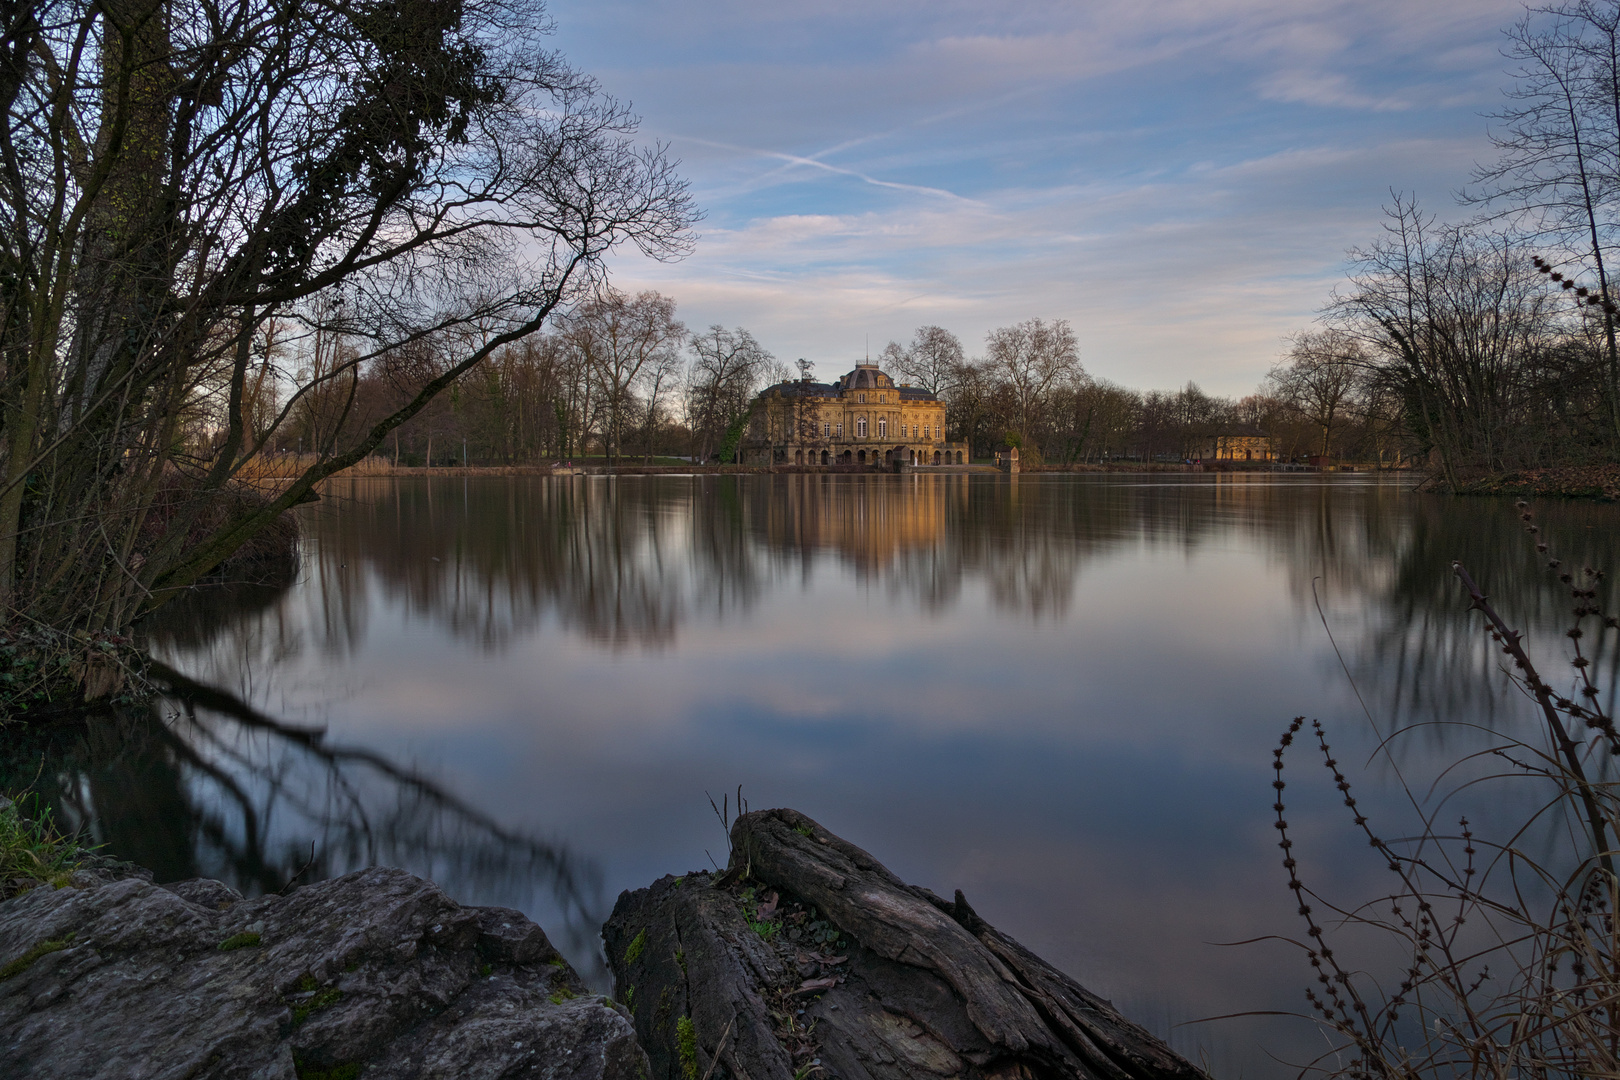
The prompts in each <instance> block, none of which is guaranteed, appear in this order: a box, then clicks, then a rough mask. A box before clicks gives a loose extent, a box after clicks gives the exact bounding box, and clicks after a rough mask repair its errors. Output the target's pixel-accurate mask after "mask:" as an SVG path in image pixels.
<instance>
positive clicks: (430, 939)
mask: <svg viewBox="0 0 1620 1080" xmlns="http://www.w3.org/2000/svg"><path fill="white" fill-rule="evenodd" d="M222 946H224V947H223V948H222ZM646 1069H647V1059H646V1056H645V1054H643V1053H642V1051H641V1048H640V1046H639V1045H638V1043H637V1041H636V1037H635V1032H634V1030H633V1028H632V1025H631V1022H630V1020H629V1018H628V1016H627V1015H626V1014H625V1012H624V1011H623V1010H622V1009H621V1008H619V1007H616V1006H614V1005H612V1004H610V1003H609V1002H607V1001H606V999H604V998H601V997H598V996H594V995H591V994H588V993H587V992H586V990H585V987H584V985H583V984H582V983H581V982H580V980H579V977H578V976H577V975H576V974H575V973H574V971H573V969H572V968H570V967H569V966H568V964H567V963H566V961H564V960H563V958H562V957H561V956H560V955H559V954H558V953H557V951H556V949H554V948H553V947H552V945H551V943H550V942H549V941H548V940H547V939H546V935H545V933H544V932H543V931H542V930H541V929H540V927H538V926H536V925H535V924H534V923H532V922H530V921H529V920H528V919H527V918H525V917H524V916H523V915H521V914H519V913H518V912H516V911H511V910H508V909H505V908H473V907H463V906H461V905H459V904H457V903H455V902H454V901H453V900H451V899H450V898H449V897H448V896H446V895H445V894H444V893H443V892H441V891H440V890H439V888H438V887H437V886H435V885H434V884H433V883H432V882H429V881H425V880H423V879H421V878H418V877H415V876H413V875H411V874H407V873H405V872H404V871H401V870H393V869H386V868H377V869H372V870H364V871H360V872H358V873H354V874H349V875H347V876H345V877H341V878H337V879H334V880H332V881H327V882H322V883H319V884H315V885H310V886H308V887H306V888H302V889H299V890H297V891H295V892H293V893H291V894H290V895H287V896H266V897H260V898H258V899H253V900H245V899H243V898H242V897H241V896H239V895H238V894H236V893H235V892H233V891H232V890H230V889H228V888H226V887H225V886H224V885H221V884H220V883H218V882H212V881H193V882H185V883H181V884H177V885H171V886H167V887H165V886H159V885H154V884H152V883H151V882H149V881H146V880H144V879H142V878H139V877H122V878H114V877H112V876H111V875H107V874H104V873H102V874H97V873H88V872H81V873H79V874H76V875H75V876H74V879H73V884H72V885H69V886H67V887H63V888H54V887H52V886H50V885H42V886H40V887H38V888H35V889H32V890H30V891H28V892H25V893H23V894H22V895H19V896H16V897H13V898H12V899H10V900H6V901H4V902H0V1078H3V1080H11V1078H19V1080H20V1078H23V1077H30V1078H37V1077H51V1078H53V1080H77V1078H92V1077H93V1078H98V1080H99V1078H105V1080H113V1078H118V1080H126V1078H128V1080H135V1078H140V1080H168V1078H173V1080H181V1078H188V1080H191V1078H205V1077H206V1078H215V1077H217V1078H228V1077H243V1078H246V1077H253V1078H256V1080H260V1078H262V1080H294V1078H295V1077H298V1078H304V1080H314V1078H317V1077H319V1078H330V1080H339V1078H342V1080H348V1078H359V1077H364V1078H372V1077H378V1078H381V1077H389V1078H392V1077H399V1078H410V1080H414V1078H422V1080H426V1078H430V1077H431V1078H437V1077H446V1078H448V1077H455V1078H456V1080H481V1078H485V1077H488V1078H491V1080H493V1078H496V1077H500V1078H504V1080H516V1078H520V1077H534V1078H545V1080H641V1078H643V1077H645V1076H646Z"/></svg>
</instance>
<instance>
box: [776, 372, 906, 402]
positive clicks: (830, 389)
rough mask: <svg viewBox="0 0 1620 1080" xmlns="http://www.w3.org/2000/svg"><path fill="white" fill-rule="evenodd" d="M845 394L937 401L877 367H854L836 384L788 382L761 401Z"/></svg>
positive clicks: (797, 380) (796, 380) (806, 381)
mask: <svg viewBox="0 0 1620 1080" xmlns="http://www.w3.org/2000/svg"><path fill="white" fill-rule="evenodd" d="M845 390H894V391H896V393H897V394H898V395H899V398H900V400H901V401H937V400H938V395H936V394H934V393H933V392H932V391H930V390H924V389H923V388H922V387H920V386H899V385H896V383H895V381H894V380H893V379H891V378H890V377H889V376H888V375H887V374H885V373H884V372H882V371H879V370H878V366H877V365H876V364H857V365H856V367H855V370H854V371H851V372H850V373H849V374H847V375H845V376H843V377H842V378H840V379H839V380H838V381H837V382H831V383H824V382H815V381H813V380H810V379H789V380H788V381H786V382H779V383H777V384H776V385H775V386H767V387H766V388H765V390H764V391H763V393H762V394H761V396H762V397H769V396H770V395H772V394H777V393H780V394H781V395H782V396H783V397H837V396H838V395H839V394H840V393H842V392H843V391H845Z"/></svg>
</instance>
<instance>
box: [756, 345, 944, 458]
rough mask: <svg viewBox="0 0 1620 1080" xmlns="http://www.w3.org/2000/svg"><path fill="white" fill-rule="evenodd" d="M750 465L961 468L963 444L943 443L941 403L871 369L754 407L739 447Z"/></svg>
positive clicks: (776, 390)
mask: <svg viewBox="0 0 1620 1080" xmlns="http://www.w3.org/2000/svg"><path fill="white" fill-rule="evenodd" d="M742 453H743V461H744V462H745V463H747V464H750V465H866V466H877V467H887V468H893V467H895V466H898V465H918V466H933V465H966V464H967V463H968V461H969V458H970V455H969V453H968V444H967V443H965V442H948V441H946V438H945V403H944V402H943V401H941V400H939V398H938V397H937V396H935V395H934V394H933V393H932V392H931V391H928V390H923V389H921V388H920V387H915V386H908V385H899V386H897V385H895V382H894V380H893V379H891V378H889V376H888V375H886V374H884V373H883V372H882V371H879V370H878V367H877V365H876V364H857V365H856V366H855V370H854V371H851V372H850V373H849V374H848V375H845V376H844V377H843V378H841V379H839V380H838V381H837V382H833V383H821V382H815V381H814V380H811V379H798V380H795V381H790V382H783V383H777V384H776V385H775V386H771V387H767V388H766V389H765V390H764V391H763V392H761V393H760V395H759V397H757V398H755V399H754V406H753V414H752V416H751V417H750V418H749V422H748V429H747V433H746V434H745V436H744V438H743V444H742Z"/></svg>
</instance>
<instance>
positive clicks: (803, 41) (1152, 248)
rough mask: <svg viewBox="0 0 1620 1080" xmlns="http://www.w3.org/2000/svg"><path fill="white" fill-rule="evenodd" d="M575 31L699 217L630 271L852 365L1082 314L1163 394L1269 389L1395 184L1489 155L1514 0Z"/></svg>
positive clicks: (1443, 195)
mask: <svg viewBox="0 0 1620 1080" xmlns="http://www.w3.org/2000/svg"><path fill="white" fill-rule="evenodd" d="M550 11H551V14H552V16H553V18H554V19H555V21H556V31H555V34H554V36H553V38H552V44H554V45H555V46H556V47H557V48H559V49H560V50H561V51H562V52H563V53H564V54H565V55H566V56H567V57H568V58H569V59H570V60H571V61H572V62H573V63H574V64H575V65H577V66H578V67H580V68H581V69H583V70H585V71H587V72H589V73H590V74H592V75H594V76H596V77H597V78H598V79H599V80H600V82H601V84H602V86H603V89H604V90H606V91H607V92H608V93H610V94H612V95H613V96H615V97H617V98H619V99H621V100H624V101H627V102H629V103H630V104H631V105H632V106H633V108H634V110H635V111H636V112H637V113H638V114H639V115H640V117H641V119H642V128H641V131H642V135H643V136H644V137H645V138H647V139H648V140H650V141H658V142H663V143H665V144H667V146H668V147H669V149H670V151H671V153H672V154H673V155H674V156H675V157H677V158H679V159H680V160H681V162H682V163H683V164H682V172H683V175H685V176H686V177H687V178H688V180H689V181H690V183H691V187H692V193H693V195H694V197H695V199H696V202H697V204H698V206H699V207H700V208H701V210H702V212H703V214H704V215H705V216H704V220H703V221H702V222H701V223H700V224H699V226H698V228H697V232H698V235H699V240H698V243H697V246H696V250H695V252H694V253H693V254H692V255H691V256H689V257H687V258H686V259H684V260H682V261H680V262H677V263H673V264H659V263H655V262H652V261H651V260H647V259H644V258H642V257H641V256H639V255H636V254H633V253H627V254H624V255H621V256H619V257H618V258H617V259H616V260H615V261H614V263H613V264H612V272H613V276H614V282H615V284H616V285H617V286H618V287H619V288H622V289H628V290H640V289H657V290H658V291H660V292H663V293H665V294H667V295H669V296H672V297H674V298H675V299H676V301H677V303H678V305H679V314H680V316H681V317H682V318H683V319H684V320H685V322H686V323H687V325H688V326H691V327H703V326H708V325H710V324H713V323H720V324H724V325H727V326H743V327H746V328H747V329H749V330H750V331H752V332H753V333H754V334H755V336H756V337H758V338H759V339H760V341H761V342H762V343H763V344H764V345H765V346H766V348H768V349H770V350H771V351H772V352H773V353H774V354H775V355H776V357H777V358H778V359H780V360H782V361H785V362H788V363H791V362H792V361H794V360H796V359H798V358H800V357H803V358H806V359H809V360H811V361H813V362H814V363H815V364H816V365H817V368H816V374H817V375H818V376H819V377H821V378H830V377H832V376H834V375H837V374H840V373H842V372H844V371H846V370H848V369H849V368H850V367H851V366H853V364H854V363H855V362H856V361H858V360H860V359H861V357H862V356H863V355H864V354H865V353H866V351H867V350H868V349H870V352H871V354H872V355H873V356H876V355H877V354H878V353H879V351H880V350H881V349H882V347H883V345H884V344H885V343H886V342H888V341H890V340H891V339H898V340H902V341H904V340H908V339H909V338H910V337H911V335H912V333H913V331H914V330H915V329H916V328H917V327H919V326H922V325H927V324H937V325H940V326H944V327H946V328H947V329H950V330H952V331H953V332H955V333H956V334H957V335H958V336H960V337H961V339H962V341H963V343H964V345H965V346H966V348H967V351H968V354H969V356H977V355H982V353H983V349H984V339H985V335H986V333H987V332H988V331H990V330H991V329H993V328H995V327H997V326H1005V325H1009V324H1012V323H1016V322H1019V321H1021V320H1024V319H1028V318H1032V317H1039V318H1044V319H1067V320H1069V322H1070V323H1071V324H1072V325H1073V327H1074V329H1075V332H1076V334H1077V336H1078V338H1079V342H1080V350H1081V362H1082V363H1083V364H1084V365H1085V367H1086V369H1087V370H1088V371H1089V372H1090V373H1091V374H1092V375H1094V376H1097V377H1099V378H1106V379H1111V380H1113V381H1115V382H1119V383H1122V384H1125V385H1127V386H1133V387H1137V388H1140V389H1147V388H1150V387H1159V388H1170V387H1174V386H1179V385H1182V384H1184V383H1186V382H1187V381H1189V380H1191V381H1196V382H1197V383H1198V384H1199V385H1200V386H1202V387H1203V388H1204V389H1206V390H1209V391H1212V392H1216V393H1222V394H1233V395H1241V394H1245V393H1249V392H1252V391H1253V389H1254V387H1255V385H1256V384H1257V383H1258V381H1259V380H1260V379H1261V378H1262V377H1263V376H1264V375H1265V373H1266V371H1267V370H1268V369H1269V368H1270V367H1271V366H1272V365H1273V364H1274V363H1275V362H1276V361H1277V360H1278V358H1279V357H1280V356H1281V355H1282V354H1283V353H1284V352H1285V350H1286V347H1287V338H1288V336H1289V335H1290V334H1293V333H1296V332H1298V331H1300V330H1304V329H1308V328H1309V327H1310V326H1311V324H1312V322H1313V320H1314V319H1315V318H1316V316H1317V312H1318V311H1319V309H1320V308H1321V307H1322V305H1323V304H1324V302H1326V301H1327V299H1328V298H1329V296H1330V294H1331V291H1332V289H1333V288H1334V286H1335V285H1336V284H1337V283H1339V282H1340V281H1342V280H1343V276H1344V271H1345V266H1346V253H1347V251H1348V250H1349V249H1351V248H1352V247H1355V246H1357V245H1364V244H1367V243H1369V242H1371V241H1372V240H1374V239H1375V238H1376V237H1377V236H1378V235H1379V232H1380V228H1381V222H1382V210H1381V207H1382V206H1384V205H1385V204H1387V203H1388V202H1389V201H1390V193H1391V190H1392V189H1393V190H1395V191H1400V192H1404V193H1411V194H1415V195H1416V196H1417V197H1418V198H1419V199H1420V200H1421V201H1422V203H1423V204H1424V206H1425V207H1426V208H1427V209H1429V210H1432V211H1435V212H1437V213H1439V214H1440V215H1441V216H1442V217H1452V218H1454V217H1459V216H1462V215H1463V214H1464V213H1465V211H1464V210H1463V209H1461V208H1459V206H1458V204H1457V202H1456V198H1455V195H1456V192H1458V191H1459V190H1461V189H1463V188H1464V187H1466V186H1467V185H1468V184H1469V183H1470V180H1471V176H1472V172H1473V169H1474V167H1475V165H1476V163H1480V162H1486V161H1489V160H1490V159H1491V156H1492V149H1491V143H1490V138H1489V131H1490V124H1491V122H1490V120H1489V114H1490V113H1491V112H1492V111H1494V110H1496V109H1498V108H1500V107H1501V105H1502V103H1503V93H1504V90H1505V89H1506V88H1507V87H1509V86H1510V85H1511V79H1510V76H1509V70H1510V67H1511V64H1510V61H1508V60H1507V59H1506V58H1505V57H1504V56H1503V55H1502V47H1503V45H1504V43H1505V42H1504V38H1503V34H1502V32H1503V30H1504V29H1505V28H1506V27H1508V26H1510V25H1511V24H1512V23H1513V21H1514V20H1515V19H1516V18H1518V17H1519V16H1520V14H1521V13H1522V11H1523V8H1522V7H1521V6H1520V5H1519V4H1518V3H1515V2H1510V0H1424V2H1422V3H1412V2H1410V0H1155V2H1151V3H1145V2H1142V0H1068V2H1056V0H999V2H998V0H979V2H978V3H963V2H961V0H799V2H796V3H793V4H785V3H779V2H758V0H756V2H753V3H747V2H742V0H661V2H652V0H552V3H551V5H550Z"/></svg>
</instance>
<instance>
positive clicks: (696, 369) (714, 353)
mask: <svg viewBox="0 0 1620 1080" xmlns="http://www.w3.org/2000/svg"><path fill="white" fill-rule="evenodd" d="M688 348H689V349H690V350H691V352H692V366H691V369H690V371H691V374H690V383H689V385H688V388H687V416H688V419H689V422H690V423H691V425H692V434H693V437H694V439H695V442H696V446H697V453H698V459H699V460H701V461H707V460H708V457H709V455H710V454H711V453H712V452H713V451H714V450H715V449H716V448H718V447H721V446H722V445H723V444H725V443H726V442H727V441H728V440H729V441H730V442H732V443H734V442H735V441H736V438H738V437H740V435H741V426H740V425H741V424H742V422H743V421H744V420H745V419H746V418H747V416H748V406H749V403H750V402H751V401H752V400H753V397H754V392H755V390H757V389H758V386H759V381H760V379H761V378H762V377H763V376H764V375H765V374H766V372H767V371H768V370H769V369H770V366H771V364H772V363H774V361H775V357H773V356H772V355H771V354H770V353H769V352H767V351H766V350H765V349H764V347H763V346H761V345H760V343H759V342H757V341H755V340H754V335H752V334H750V333H749V332H748V331H747V330H744V329H742V328H741V327H738V328H737V329H735V330H727V329H726V328H725V327H723V326H719V325H715V326H711V327H709V328H708V329H707V330H705V331H704V332H702V333H701V334H693V335H692V340H691V341H690V342H689V343H688Z"/></svg>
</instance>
